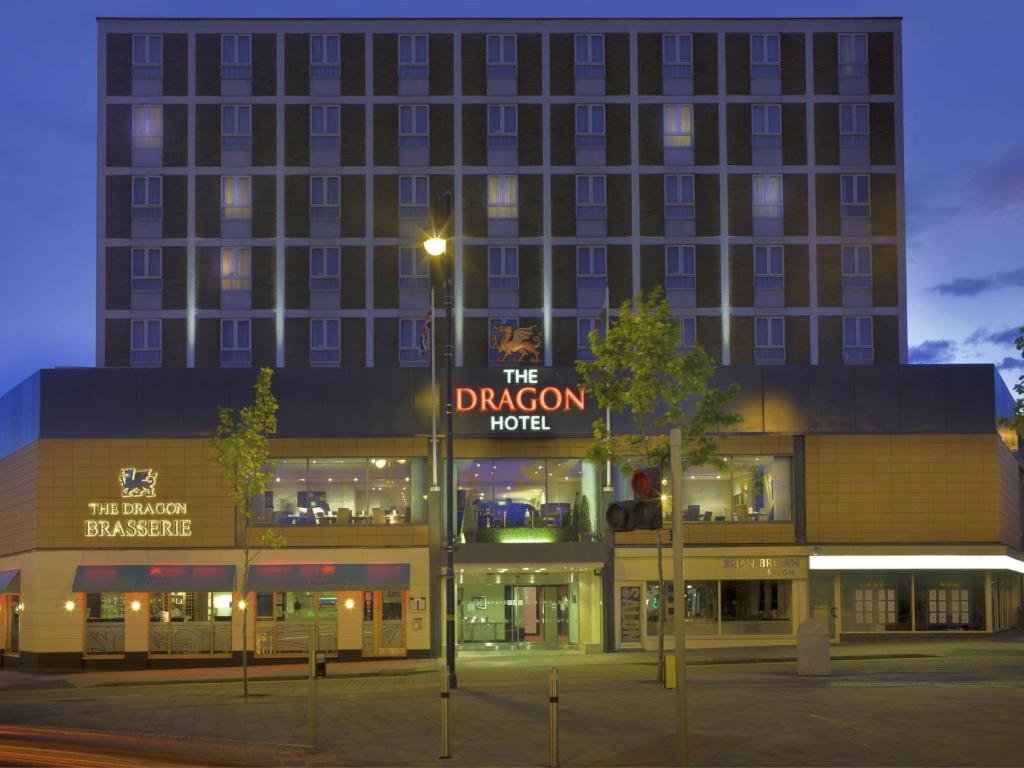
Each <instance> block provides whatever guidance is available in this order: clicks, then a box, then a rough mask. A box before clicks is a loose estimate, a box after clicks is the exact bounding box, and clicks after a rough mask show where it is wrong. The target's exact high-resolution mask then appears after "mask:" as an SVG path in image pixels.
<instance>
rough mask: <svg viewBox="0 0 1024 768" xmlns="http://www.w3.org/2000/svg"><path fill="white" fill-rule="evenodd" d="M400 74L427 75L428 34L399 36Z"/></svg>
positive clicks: (410, 75) (404, 75)
mask: <svg viewBox="0 0 1024 768" xmlns="http://www.w3.org/2000/svg"><path fill="white" fill-rule="evenodd" d="M398 76H399V77H426V76H427V36H426V35H399V36H398Z"/></svg>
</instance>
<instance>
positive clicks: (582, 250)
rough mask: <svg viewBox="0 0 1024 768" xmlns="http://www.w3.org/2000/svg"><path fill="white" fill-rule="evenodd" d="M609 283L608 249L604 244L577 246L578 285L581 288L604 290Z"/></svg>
mask: <svg viewBox="0 0 1024 768" xmlns="http://www.w3.org/2000/svg"><path fill="white" fill-rule="evenodd" d="M607 284H608V250H607V248H605V246H603V245H581V246H578V247H577V248H576V286H577V288H579V289H580V290H603V289H604V287H605V286H606V285H607Z"/></svg>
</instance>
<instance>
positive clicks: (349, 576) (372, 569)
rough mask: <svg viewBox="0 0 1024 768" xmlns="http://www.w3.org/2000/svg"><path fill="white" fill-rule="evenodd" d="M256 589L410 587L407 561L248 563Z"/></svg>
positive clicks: (270, 590) (277, 590)
mask: <svg viewBox="0 0 1024 768" xmlns="http://www.w3.org/2000/svg"><path fill="white" fill-rule="evenodd" d="M248 587H249V589H250V590H252V591H254V592H287V591H288V590H296V589H315V590H348V589H353V590H356V589H408V588H409V564H408V563H364V564H353V563H279V564H275V565H251V566H249V584H248Z"/></svg>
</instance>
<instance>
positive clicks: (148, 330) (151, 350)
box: [131, 320, 160, 366]
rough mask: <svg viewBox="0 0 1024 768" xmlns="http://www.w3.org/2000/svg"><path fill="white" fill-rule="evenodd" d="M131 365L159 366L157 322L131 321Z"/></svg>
mask: <svg viewBox="0 0 1024 768" xmlns="http://www.w3.org/2000/svg"><path fill="white" fill-rule="evenodd" d="M131 364H132V365H133V366H151V365H160V321H159V320H132V348H131Z"/></svg>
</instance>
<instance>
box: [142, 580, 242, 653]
mask: <svg viewBox="0 0 1024 768" xmlns="http://www.w3.org/2000/svg"><path fill="white" fill-rule="evenodd" d="M231 613H232V609H231V593H230V592H153V593H151V594H150V596H149V653H150V655H158V654H159V655H161V656H162V655H166V654H172V655H173V654H199V653H231Z"/></svg>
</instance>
